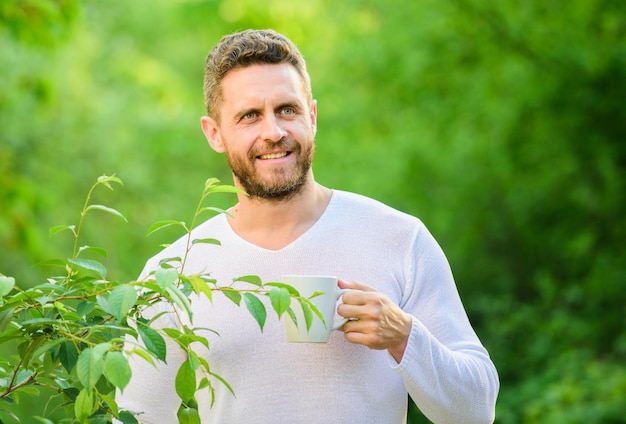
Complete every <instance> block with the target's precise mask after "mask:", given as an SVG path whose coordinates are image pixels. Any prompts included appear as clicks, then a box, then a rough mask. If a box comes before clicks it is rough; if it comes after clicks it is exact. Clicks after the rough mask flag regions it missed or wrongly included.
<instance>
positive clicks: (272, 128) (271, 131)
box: [261, 115, 287, 142]
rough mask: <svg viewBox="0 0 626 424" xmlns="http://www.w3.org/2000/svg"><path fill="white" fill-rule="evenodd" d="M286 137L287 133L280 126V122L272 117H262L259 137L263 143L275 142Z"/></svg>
mask: <svg viewBox="0 0 626 424" xmlns="http://www.w3.org/2000/svg"><path fill="white" fill-rule="evenodd" d="M286 136H287V131H285V129H284V128H283V127H282V126H281V125H280V120H279V119H278V118H277V117H276V116H274V115H267V116H265V117H264V119H263V122H262V125H261V137H262V138H263V140H264V141H270V142H277V141H280V140H282V139H283V138H285V137H286Z"/></svg>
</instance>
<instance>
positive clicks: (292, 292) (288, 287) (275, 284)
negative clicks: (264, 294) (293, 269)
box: [265, 282, 300, 296]
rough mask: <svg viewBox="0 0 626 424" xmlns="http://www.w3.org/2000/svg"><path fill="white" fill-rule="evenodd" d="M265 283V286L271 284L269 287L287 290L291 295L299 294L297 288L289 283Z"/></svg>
mask: <svg viewBox="0 0 626 424" xmlns="http://www.w3.org/2000/svg"><path fill="white" fill-rule="evenodd" d="M265 285H266V286H271V287H281V288H283V289H285V290H287V291H288V292H289V294H290V295H292V296H300V293H299V292H298V290H296V289H295V288H294V287H293V286H290V285H289V284H285V283H277V282H270V283H265Z"/></svg>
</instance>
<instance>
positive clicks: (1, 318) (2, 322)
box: [0, 308, 15, 334]
mask: <svg viewBox="0 0 626 424" xmlns="http://www.w3.org/2000/svg"><path fill="white" fill-rule="evenodd" d="M13 311H15V308H9V309H5V310H4V311H1V312H0V334H2V333H4V330H6V329H7V327H8V326H9V324H10V323H11V321H12V320H13Z"/></svg>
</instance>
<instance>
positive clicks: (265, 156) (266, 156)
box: [259, 152, 287, 159]
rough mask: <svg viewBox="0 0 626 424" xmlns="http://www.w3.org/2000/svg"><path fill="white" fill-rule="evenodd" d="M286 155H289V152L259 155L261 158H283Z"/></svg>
mask: <svg viewBox="0 0 626 424" xmlns="http://www.w3.org/2000/svg"><path fill="white" fill-rule="evenodd" d="M285 156H287V152H280V153H269V154H267V155H261V156H259V158H261V159H278V158H283V157H285Z"/></svg>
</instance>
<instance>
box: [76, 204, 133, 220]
mask: <svg viewBox="0 0 626 424" xmlns="http://www.w3.org/2000/svg"><path fill="white" fill-rule="evenodd" d="M92 210H99V211H104V212H106V213H110V214H112V215H115V216H119V217H120V218H122V219H123V220H124V221H125V222H128V220H127V219H126V217H125V216H124V215H122V214H121V213H120V212H119V211H117V210H115V209H113V208H109V207H108V206H103V205H89V206H87V209H85V212H89V211H92Z"/></svg>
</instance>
